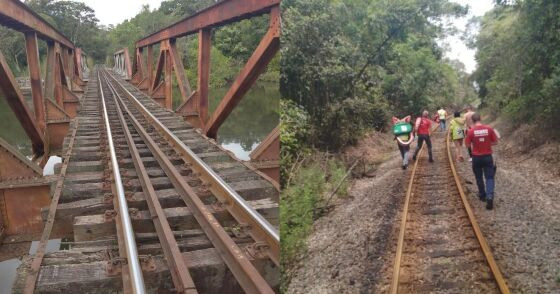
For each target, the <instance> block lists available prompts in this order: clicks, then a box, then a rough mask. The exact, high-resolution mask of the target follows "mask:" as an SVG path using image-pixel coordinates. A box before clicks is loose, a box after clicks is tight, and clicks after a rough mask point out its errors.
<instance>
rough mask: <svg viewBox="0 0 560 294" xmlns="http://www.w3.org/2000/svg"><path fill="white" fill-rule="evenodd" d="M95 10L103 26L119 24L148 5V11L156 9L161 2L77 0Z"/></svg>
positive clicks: (160, 0)
mask: <svg viewBox="0 0 560 294" xmlns="http://www.w3.org/2000/svg"><path fill="white" fill-rule="evenodd" d="M77 1H78V2H83V3H85V4H86V5H88V6H89V7H91V8H93V10H95V15H96V16H97V18H98V19H99V22H100V23H101V24H103V25H109V24H113V25H116V24H119V23H121V22H123V21H124V20H125V19H131V18H133V17H134V16H135V15H136V14H138V12H140V10H141V9H142V5H144V4H148V5H150V10H151V9H154V8H158V7H159V5H160V3H161V2H162V0H77Z"/></svg>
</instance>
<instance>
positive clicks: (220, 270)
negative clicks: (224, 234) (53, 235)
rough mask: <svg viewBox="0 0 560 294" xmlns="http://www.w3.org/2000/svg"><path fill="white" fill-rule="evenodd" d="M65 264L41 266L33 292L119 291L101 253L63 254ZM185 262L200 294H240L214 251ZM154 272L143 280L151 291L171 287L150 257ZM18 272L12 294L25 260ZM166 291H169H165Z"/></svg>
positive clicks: (159, 261) (162, 265) (160, 263)
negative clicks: (153, 264) (108, 272)
mask: <svg viewBox="0 0 560 294" xmlns="http://www.w3.org/2000/svg"><path fill="white" fill-rule="evenodd" d="M65 254H66V257H63V255H62V256H60V257H59V258H63V259H65V263H64V264H62V261H60V260H59V261H58V263H59V264H52V265H44V266H42V267H41V271H40V274H39V278H38V281H37V287H36V293H115V292H118V291H121V289H122V279H121V277H120V275H115V276H109V275H108V274H107V270H106V261H104V260H102V254H101V253H99V252H96V253H94V254H91V253H90V254H84V253H80V252H78V253H76V252H72V251H69V252H65ZM182 256H183V258H184V259H185V261H188V262H187V264H188V267H189V272H190V273H191V274H192V276H193V279H194V280H195V281H196V286H197V289H198V290H199V291H200V292H201V293H243V292H242V291H241V289H240V288H239V286H238V285H237V282H236V281H235V278H234V277H233V275H232V274H231V273H230V272H229V270H228V269H227V267H226V266H225V264H224V263H223V262H222V260H221V259H220V257H219V255H218V253H217V252H216V250H215V249H203V250H196V251H191V252H184V253H182ZM152 258H153V260H154V263H155V270H153V271H148V272H144V273H143V276H144V280H145V282H146V285H148V287H149V290H151V291H152V292H160V291H164V292H166V291H165V290H164V289H171V288H173V286H172V282H171V276H170V274H169V270H168V268H167V265H166V262H165V260H164V259H163V258H162V257H161V256H154V257H152ZM24 262H25V264H24V266H21V267H20V268H19V269H18V278H17V280H16V284H15V285H14V289H13V291H14V293H21V290H22V285H23V283H22V278H23V279H24V278H25V276H26V271H27V267H26V266H25V265H27V261H24ZM167 291H168V290H167Z"/></svg>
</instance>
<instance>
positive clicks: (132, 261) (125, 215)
mask: <svg viewBox="0 0 560 294" xmlns="http://www.w3.org/2000/svg"><path fill="white" fill-rule="evenodd" d="M98 80H99V81H98V82H99V92H100V94H101V104H102V109H103V120H104V123H105V130H106V132H107V134H106V135H107V142H108V143H109V152H110V157H111V169H112V172H113V180H114V185H115V190H116V196H117V200H118V210H119V211H118V217H119V218H120V223H121V226H122V232H123V234H124V236H123V239H124V246H125V249H126V257H127V264H128V270H129V274H130V279H131V285H132V291H133V293H145V292H146V290H145V287H144V278H143V277H142V269H141V268H140V262H139V260H138V249H137V247H136V240H135V238H134V229H133V228H132V221H131V220H130V215H129V212H128V204H127V202H126V198H125V193H124V187H123V183H122V180H121V173H120V169H119V164H118V162H117V154H116V152H115V146H114V143H113V136H112V134H111V124H110V123H109V114H108V113H107V105H106V102H105V95H104V93H103V83H102V82H101V79H100V78H99V73H98Z"/></svg>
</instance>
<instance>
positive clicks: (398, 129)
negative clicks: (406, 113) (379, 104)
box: [393, 122, 412, 136]
mask: <svg viewBox="0 0 560 294" xmlns="http://www.w3.org/2000/svg"><path fill="white" fill-rule="evenodd" d="M411 132H412V125H411V124H410V123H407V122H400V123H396V124H395V125H394V126H393V135H395V136H400V135H404V134H409V133H411Z"/></svg>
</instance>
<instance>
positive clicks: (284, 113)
mask: <svg viewBox="0 0 560 294" xmlns="http://www.w3.org/2000/svg"><path fill="white" fill-rule="evenodd" d="M280 121H281V122H282V123H281V124H280V145H281V146H282V148H281V150H280V179H281V181H283V182H284V181H286V180H287V179H288V177H289V175H290V172H291V169H292V167H293V166H294V164H295V162H297V161H298V160H299V159H300V158H303V157H304V156H306V155H308V154H309V152H310V150H309V148H308V147H307V146H305V145H304V144H302V143H303V142H305V141H306V138H307V137H308V136H309V115H308V114H307V112H305V110H304V109H302V108H301V107H299V106H298V105H296V104H295V103H294V102H292V101H290V100H280ZM284 184H286V183H282V185H284Z"/></svg>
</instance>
